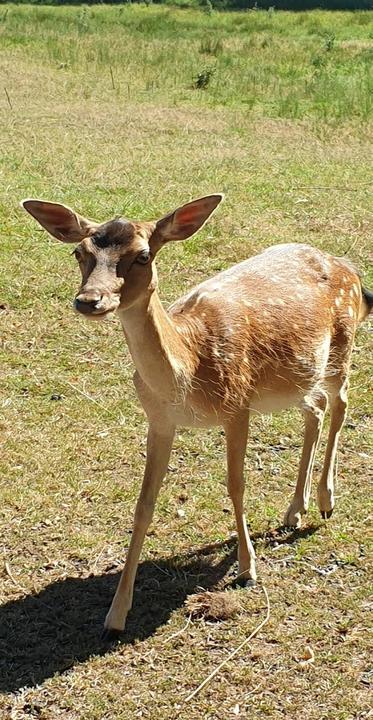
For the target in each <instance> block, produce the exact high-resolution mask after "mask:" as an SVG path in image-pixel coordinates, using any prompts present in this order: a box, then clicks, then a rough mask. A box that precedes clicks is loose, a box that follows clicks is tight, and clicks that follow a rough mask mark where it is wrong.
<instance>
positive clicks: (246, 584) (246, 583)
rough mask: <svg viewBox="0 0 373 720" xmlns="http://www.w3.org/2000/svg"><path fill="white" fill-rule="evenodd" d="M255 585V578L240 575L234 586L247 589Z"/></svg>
mask: <svg viewBox="0 0 373 720" xmlns="http://www.w3.org/2000/svg"><path fill="white" fill-rule="evenodd" d="M255 585H256V580H254V579H253V578H245V577H238V578H235V579H234V580H233V587H240V588H245V589H246V590H250V589H251V588H253V587H255Z"/></svg>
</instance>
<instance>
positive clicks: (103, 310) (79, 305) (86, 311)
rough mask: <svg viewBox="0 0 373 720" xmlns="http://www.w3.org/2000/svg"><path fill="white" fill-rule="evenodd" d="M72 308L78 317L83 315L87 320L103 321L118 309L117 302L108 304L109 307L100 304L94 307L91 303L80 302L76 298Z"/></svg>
mask: <svg viewBox="0 0 373 720" xmlns="http://www.w3.org/2000/svg"><path fill="white" fill-rule="evenodd" d="M73 306H74V310H75V312H77V313H78V315H83V316H84V317H86V318H88V319H89V320H103V319H104V318H105V317H108V315H111V314H112V313H114V312H115V311H116V310H117V309H118V306H119V302H116V303H110V305H108V304H105V303H102V302H100V303H98V304H97V305H96V307H94V306H92V304H91V303H86V302H82V301H79V300H78V299H77V298H76V299H75V300H74V303H73Z"/></svg>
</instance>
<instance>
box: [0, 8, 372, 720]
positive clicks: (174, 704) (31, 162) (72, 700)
mask: <svg viewBox="0 0 373 720" xmlns="http://www.w3.org/2000/svg"><path fill="white" fill-rule="evenodd" d="M369 20H371V15H370V14H369V13H355V14H352V13H326V12H321V11H320V12H319V11H318V12H312V13H295V14H290V13H275V14H271V13H266V12H256V13H255V12H252V13H222V14H218V13H213V14H212V15H208V14H207V13H203V12H198V11H191V10H188V11H186V10H185V11H181V10H178V11H177V10H173V9H170V8H160V7H145V6H136V7H135V6H128V7H119V8H118V7H112V8H110V7H99V6H97V7H93V8H85V7H81V8H47V7H40V8H35V7H28V6H22V7H17V6H1V8H0V61H1V62H0V74H1V82H0V122H1V130H2V133H1V135H2V140H1V154H0V177H1V184H0V218H1V265H0V318H1V319H0V322H1V346H0V352H1V355H0V360H1V368H2V372H1V373H0V388H1V390H0V393H1V395H0V413H1V414H0V428H1V443H2V453H1V459H0V473H1V474H0V492H1V502H0V522H1V528H0V532H1V535H0V537H1V548H2V557H3V560H2V565H1V566H0V576H1V584H0V593H1V608H0V690H1V692H2V695H1V698H0V717H1V718H4V720H5V719H6V720H20V719H22V720H23V719H24V718H30V717H36V718H40V719H41V720H55V719H56V718H58V717H62V718H68V720H88V719H89V720H103V719H105V720H112V719H114V718H115V719H116V720H117V719H120V720H127V719H128V718H131V719H132V718H137V717H143V718H151V720H153V719H156V720H158V718H159V719H160V720H166V719H167V720H169V719H170V718H182V719H183V718H185V720H197V719H198V720H199V719H200V718H209V720H210V719H211V720H212V719H214V720H215V719H219V720H226V719H228V718H230V717H235V716H239V717H247V718H249V717H250V718H262V717H263V718H264V717H271V718H287V719H289V720H293V718H294V717H296V716H302V717H305V718H309V719H310V720H321V719H323V718H325V720H326V718H327V719H328V720H330V719H331V720H352V718H354V719H356V720H357V719H359V720H361V719H362V718H367V717H368V714H369V707H370V706H369V699H368V689H369V687H368V686H369V679H370V677H371V676H370V675H369V671H370V666H369V655H368V647H369V645H368V626H369V620H368V617H369V616H368V612H369V572H368V559H369V542H368V531H369V524H368V523H369V503H368V481H369V470H370V458H369V452H370V449H371V434H370V433H369V430H371V428H372V421H371V417H372V401H371V397H372V395H371V392H372V384H371V363H370V365H369V362H370V357H369V353H370V352H371V349H372V343H371V341H370V342H369V334H368V326H367V325H364V326H363V327H362V328H361V329H360V330H359V333H358V335H357V342H356V349H355V353H354V357H353V370H352V378H351V386H352V387H351V393H350V410H349V417H348V422H347V426H346V428H345V430H344V434H343V438H342V442H341V451H340V470H339V477H340V482H339V487H338V493H337V495H338V500H337V507H336V510H335V512H334V514H333V517H332V519H331V520H330V521H329V522H328V523H325V522H324V521H322V520H321V518H320V517H319V514H318V511H317V508H316V507H315V506H314V505H312V507H311V509H310V512H309V514H308V515H307V517H306V519H305V522H304V528H303V529H302V531H300V532H291V531H289V532H282V531H281V530H280V529H279V525H280V524H281V520H282V515H283V511H284V509H285V508H286V506H287V504H288V501H289V498H290V496H291V494H292V491H293V487H294V482H295V475H296V463H297V460H298V456H299V453H300V447H301V434H302V427H301V422H300V416H299V414H297V413H295V412H294V413H292V412H291V413H286V414H283V415H280V416H275V417H273V418H253V421H252V429H251V436H250V440H249V445H248V454H247V475H248V483H247V494H246V505H247V513H248V517H249V520H250V524H251V532H252V536H253V538H254V541H255V545H256V550H257V555H258V573H259V578H260V583H263V584H264V585H265V587H266V589H267V591H268V594H269V598H270V602H271V616H270V621H269V623H268V624H267V625H266V626H265V627H264V628H263V630H262V631H261V632H260V633H259V635H258V636H257V637H256V638H255V639H253V641H252V642H251V643H250V645H249V646H247V647H246V648H245V649H244V650H243V651H242V653H240V654H238V655H237V656H236V658H235V659H234V660H233V661H232V662H230V663H229V664H228V665H227V666H226V667H225V668H223V669H222V671H221V672H220V673H219V675H218V676H217V678H215V679H214V680H213V681H212V682H211V684H210V685H208V686H207V687H206V688H205V689H204V690H202V691H201V692H200V693H199V694H198V695H197V696H196V697H195V698H194V699H193V700H192V701H190V702H188V703H186V702H185V700H186V698H187V696H188V695H189V694H190V693H191V692H192V691H193V690H194V689H195V688H196V687H197V686H198V684H199V683H200V682H201V681H202V680H203V679H204V677H206V676H207V675H208V673H209V672H210V671H212V670H213V669H214V668H215V667H216V666H217V665H218V664H219V663H220V662H221V661H222V660H223V659H224V658H226V657H227V656H228V654H229V653H230V652H231V651H232V650H234V649H235V648H236V647H237V646H238V645H239V644H240V642H242V641H243V640H244V639H245V637H247V636H248V635H249V634H250V633H251V631H252V630H253V629H254V628H255V626H256V625H258V624H259V622H260V621H261V620H262V619H263V618H264V616H265V611H266V602H265V597H264V593H263V589H262V587H261V584H260V583H259V584H258V588H257V589H256V590H254V591H252V592H251V593H247V592H245V591H240V590H237V591H234V592H235V593H236V594H237V595H238V597H239V600H240V604H241V608H240V610H239V612H238V614H236V615H235V616H234V617H232V618H229V619H225V620H221V621H219V622H210V621H208V620H207V619H204V618H202V619H194V618H192V619H191V620H190V622H189V623H188V618H189V613H188V610H187V609H186V608H185V606H184V602H185V600H186V598H187V597H188V596H190V595H192V594H194V593H196V592H198V591H199V589H200V588H204V589H210V590H219V589H223V588H225V587H226V586H227V585H229V582H230V580H231V577H232V572H233V571H234V562H235V552H236V541H235V537H234V535H232V533H233V531H234V518H233V513H232V510H231V507H230V504H229V502H228V499H227V496H226V490H225V486H224V483H225V478H224V472H225V471H224V463H225V461H224V438H223V437H222V435H221V433H220V431H219V430H215V429H214V430H207V431H202V432H201V431H200V432H197V431H191V430H181V431H180V432H179V433H178V436H177V439H176V442H175V449H174V451H173V455H172V458H171V464H170V468H169V473H168V476H167V479H166V481H165V483H164V486H163V489H162V491H161V495H160V498H159V502H158V506H157V513H156V516H155V520H154V523H153V525H152V529H151V531H150V532H149V535H148V537H147V540H146V544H145V547H144V552H143V560H142V564H141V566H140V569H139V575H138V581H137V585H136V593H135V603H134V609H133V611H132V613H131V615H130V617H129V622H128V628H127V631H126V634H125V635H124V637H123V638H122V641H121V642H120V643H119V644H118V645H116V646H112V647H107V646H105V645H104V644H103V642H102V641H101V639H100V632H101V625H102V622H103V619H104V616H105V613H106V610H107V608H108V605H109V603H110V600H111V596H112V593H113V590H114V587H115V584H116V582H117V575H118V572H119V570H120V568H121V566H122V563H123V558H124V557H125V552H126V547H127V545H128V539H129V534H130V531H131V524H132V511H133V507H134V503H135V499H136V496H137V493H138V490H139V485H140V482H141V475H142V469H143V465H144V452H145V436H146V423H145V420H144V417H143V414H142V412H141V409H140V406H139V404H138V402H137V399H136V396H135V392H134V389H133V387H132V383H131V375H132V370H133V368H132V363H131V360H130V357H129V354H128V351H127V349H126V346H125V344H124V339H123V338H122V334H121V330H120V327H119V324H118V322H116V321H115V320H113V321H110V322H106V323H103V324H102V325H101V324H89V323H86V322H84V320H83V319H80V318H78V317H77V316H76V315H74V313H73V312H72V309H71V299H72V297H73V294H74V291H75V289H76V286H77V283H78V270H77V268H76V266H75V260H74V258H73V257H71V256H70V249H69V248H68V247H67V246H64V245H62V244H59V243H57V242H54V241H52V240H50V239H48V237H47V236H46V234H45V233H42V232H39V231H38V229H37V227H36V225H35V224H34V223H33V222H32V220H31V219H30V218H29V217H27V216H26V214H25V213H24V212H23V211H21V209H19V207H18V201H19V200H20V199H21V198H23V197H26V196H31V197H43V198H47V199H50V200H56V201H62V202H65V203H66V204H69V205H71V206H73V207H75V208H76V209H77V210H79V211H81V212H82V213H83V214H85V215H88V216H90V217H93V218H95V219H98V220H103V219H108V218H110V217H112V216H114V215H116V214H125V215H126V216H129V217H133V218H141V219H148V218H153V217H157V216H158V215H159V216H160V215H162V214H164V213H165V212H166V211H167V210H170V209H172V208H173V207H174V206H176V205H179V204H181V203H182V202H184V201H186V200H189V199H191V198H193V197H198V196H200V195H203V194H205V193H210V192H214V191H223V192H225V193H226V201H225V203H224V205H222V206H221V207H220V208H219V210H218V211H217V213H216V214H215V215H214V218H213V219H212V221H211V222H210V223H209V224H208V225H207V226H206V228H205V229H204V230H203V231H202V232H201V233H200V234H199V235H198V236H196V237H195V238H192V239H191V240H189V241H187V242H185V243H184V244H183V243H179V244H175V246H173V247H168V248H167V249H165V250H164V252H163V254H162V255H160V257H159V261H158V269H159V275H160V289H161V296H162V298H163V299H164V301H165V303H166V304H167V303H169V302H171V300H173V299H174V298H176V297H177V296H178V295H180V294H181V293H182V292H184V291H186V290H187V289H188V288H190V287H191V286H192V285H193V284H194V283H196V282H199V281H200V280H202V279H203V278H206V277H208V276H209V275H212V274H214V273H215V272H217V271H219V270H220V269H222V268H225V267H227V266H229V265H230V264H232V263H234V262H237V261H239V260H242V259H243V258H245V257H247V256H249V255H250V254H252V253H255V252H256V251H258V250H259V249H260V248H262V247H266V246H268V245H270V244H273V243H276V242H283V241H289V240H293V241H296V242H297V241H301V242H309V243H311V244H313V245H316V246H318V247H321V248H325V249H326V250H328V251H332V252H334V253H335V254H339V255H344V254H347V255H348V256H349V257H350V258H351V259H352V260H353V261H354V262H356V264H357V265H358V266H359V267H360V269H361V270H362V272H363V275H364V282H365V284H366V285H367V286H370V287H372V286H373V276H372V274H370V273H371V270H370V266H369V261H370V260H371V259H372V257H371V250H372V240H371V238H372V200H371V199H372V194H371V189H372V184H373V177H372V144H371V139H372V133H371V131H372V125H371V106H370V102H371V92H370V91H371V82H372V81H371V76H370V72H371V67H372V63H371V59H372V53H373V40H372V30H371V28H372V24H371V23H370V24H369ZM207 71H211V73H210V74H209V72H207ZM203 73H205V75H204V77H205V78H206V77H208V79H207V81H206V85H205V87H204V88H202V89H198V88H196V87H195V85H196V83H197V78H198V77H199V76H200V75H201V74H203ZM321 459H322V455H321V453H319V457H318V463H317V466H316V472H315V474H316V476H317V475H318V473H319V470H320V465H321ZM315 479H317V478H315ZM180 510H183V511H184V512H182V513H180V512H179V511H180ZM226 592H227V593H229V592H232V591H231V590H230V589H227V590H226ZM187 623H188V624H187ZM186 625H187V627H186ZM178 631H182V632H180V633H179V634H178V635H176V636H175V637H173V636H174V635H175V633H178ZM307 646H311V647H312V650H313V652H314V656H315V657H314V662H311V663H306V664H302V660H303V658H304V655H305V652H306V651H305V648H306V647H307ZM306 654H307V652H306Z"/></svg>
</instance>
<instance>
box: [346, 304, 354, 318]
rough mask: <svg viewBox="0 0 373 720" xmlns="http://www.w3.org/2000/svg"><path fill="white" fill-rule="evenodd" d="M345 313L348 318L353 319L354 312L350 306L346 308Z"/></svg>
mask: <svg viewBox="0 0 373 720" xmlns="http://www.w3.org/2000/svg"><path fill="white" fill-rule="evenodd" d="M347 312H348V314H349V316H350V317H352V318H353V317H354V311H353V308H352V307H351V305H349V306H348V308H347Z"/></svg>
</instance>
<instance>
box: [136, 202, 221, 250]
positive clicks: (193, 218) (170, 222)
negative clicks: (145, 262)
mask: <svg viewBox="0 0 373 720" xmlns="http://www.w3.org/2000/svg"><path fill="white" fill-rule="evenodd" d="M223 197H224V196H223V195H221V194H216V195H207V196H206V197H202V198H199V199H198V200H192V202H190V203H187V204H186V205H182V206H181V207H179V208H177V210H174V211H173V212H171V213H169V214H168V215H165V217H163V218H161V219H160V220H158V222H157V223H156V225H155V228H154V231H153V233H152V236H151V238H150V240H149V245H150V247H151V248H152V249H153V250H158V249H159V248H160V247H161V246H162V245H163V244H164V243H166V242H169V241H170V240H186V238H188V237H190V236H191V235H194V233H196V232H197V231H198V230H200V228H201V227H202V226H203V225H204V224H205V222H206V220H207V219H208V218H209V217H210V215H211V213H213V212H214V210H215V208H216V207H217V206H218V205H219V203H220V202H221V201H222V199H223Z"/></svg>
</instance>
